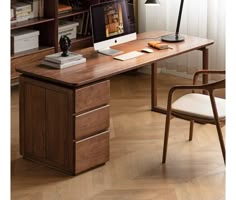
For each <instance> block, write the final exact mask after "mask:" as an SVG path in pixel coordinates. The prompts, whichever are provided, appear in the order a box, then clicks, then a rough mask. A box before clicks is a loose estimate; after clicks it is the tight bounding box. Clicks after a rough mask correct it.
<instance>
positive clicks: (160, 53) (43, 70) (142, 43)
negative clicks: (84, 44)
mask: <svg viewBox="0 0 236 200" xmlns="http://www.w3.org/2000/svg"><path fill="white" fill-rule="evenodd" d="M166 34H170V33H169V32H166V31H153V32H146V33H141V34H138V37H137V40H135V41H131V42H127V43H124V44H120V45H117V46H114V47H113V48H114V49H118V50H122V51H123V52H124V53H126V52H130V51H138V50H141V49H143V48H145V47H147V46H148V44H147V42H148V41H151V40H155V39H150V38H158V37H160V36H162V35H166ZM156 40H157V39H156ZM213 43H214V42H213V40H209V39H204V38H199V37H193V36H187V35H186V36H185V41H184V42H179V43H169V46H170V47H171V48H172V49H166V50H157V49H154V52H153V53H146V54H144V55H142V56H139V57H137V58H134V59H130V60H126V61H119V60H115V59H113V57H112V56H105V55H101V54H98V53H97V52H95V51H94V49H93V48H86V49H82V50H78V51H76V52H78V53H81V54H83V55H84V57H86V58H87V62H86V63H84V64H80V65H75V66H73V67H68V68H66V69H62V70H58V69H53V68H50V67H47V66H44V65H40V62H36V63H32V64H28V65H25V66H21V67H17V69H16V71H18V72H21V73H23V74H25V75H28V76H30V77H36V78H40V79H43V80H46V81H50V82H54V83H59V84H62V85H66V86H69V87H79V86H82V85H84V84H88V83H91V82H94V81H98V80H102V79H105V78H108V77H111V76H113V75H116V74H120V73H123V72H126V71H130V70H132V69H136V68H140V67H142V66H144V65H147V64H151V63H153V62H156V61H159V60H162V59H166V58H169V57H172V56H176V55H179V54H183V53H186V52H189V51H193V50H197V49H201V48H204V47H206V46H208V45H211V44H213Z"/></svg>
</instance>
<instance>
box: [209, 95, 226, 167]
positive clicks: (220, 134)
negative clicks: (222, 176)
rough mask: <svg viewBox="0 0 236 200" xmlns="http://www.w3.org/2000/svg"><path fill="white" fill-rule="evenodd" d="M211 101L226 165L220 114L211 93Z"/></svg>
mask: <svg viewBox="0 0 236 200" xmlns="http://www.w3.org/2000/svg"><path fill="white" fill-rule="evenodd" d="M210 99H211V105H212V110H213V114H214V118H215V124H216V129H217V133H218V138H219V141H220V147H221V151H222V155H223V158H224V163H226V161H225V144H224V139H223V135H222V131H221V127H220V123H219V117H218V112H217V109H216V103H215V98H214V96H213V93H212V92H211V93H210Z"/></svg>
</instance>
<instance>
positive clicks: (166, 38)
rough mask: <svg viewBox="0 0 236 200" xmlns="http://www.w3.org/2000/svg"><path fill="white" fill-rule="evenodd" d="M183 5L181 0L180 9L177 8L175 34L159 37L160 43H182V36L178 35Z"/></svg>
mask: <svg viewBox="0 0 236 200" xmlns="http://www.w3.org/2000/svg"><path fill="white" fill-rule="evenodd" d="M183 4H184V0H181V2H180V8H179V16H178V21H177V27H176V31H175V34H171V35H164V36H162V37H161V40H162V41H165V42H181V41H184V36H182V35H179V26H180V22H181V16H182V10H183Z"/></svg>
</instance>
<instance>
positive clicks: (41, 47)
mask: <svg viewBox="0 0 236 200" xmlns="http://www.w3.org/2000/svg"><path fill="white" fill-rule="evenodd" d="M54 48H55V47H49V46H40V47H39V48H37V49H31V50H27V51H22V52H20V53H15V54H11V59H15V58H19V57H22V56H28V55H30V54H36V53H40V52H43V51H47V50H50V49H54Z"/></svg>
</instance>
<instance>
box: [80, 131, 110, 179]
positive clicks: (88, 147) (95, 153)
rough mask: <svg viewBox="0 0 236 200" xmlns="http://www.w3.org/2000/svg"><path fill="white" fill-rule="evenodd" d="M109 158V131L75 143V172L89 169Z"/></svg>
mask: <svg viewBox="0 0 236 200" xmlns="http://www.w3.org/2000/svg"><path fill="white" fill-rule="evenodd" d="M108 160H109V132H108V131H106V132H103V133H101V134H98V135H95V136H92V137H90V138H86V139H84V140H81V141H78V142H76V143H75V173H76V174H77V173H80V172H82V171H85V170H88V169H90V168H92V167H96V166H98V165H101V164H103V163H105V162H106V161H108Z"/></svg>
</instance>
